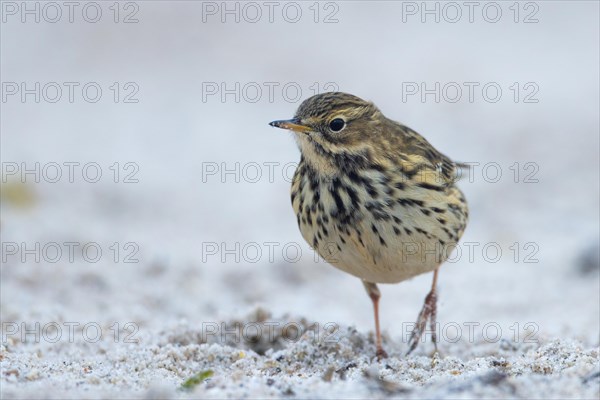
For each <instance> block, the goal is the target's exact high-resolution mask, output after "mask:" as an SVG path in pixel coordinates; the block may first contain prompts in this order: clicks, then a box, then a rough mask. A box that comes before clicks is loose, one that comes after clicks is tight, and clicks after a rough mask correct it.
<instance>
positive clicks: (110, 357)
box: [0, 1, 600, 398]
mask: <svg viewBox="0 0 600 400" xmlns="http://www.w3.org/2000/svg"><path fill="white" fill-rule="evenodd" d="M530 3H531V2H530ZM2 4H3V7H5V4H6V3H2ZM111 4H112V3H111ZM135 4H137V5H138V6H139V9H138V10H137V11H136V13H135V15H136V18H137V19H138V22H137V23H132V24H124V23H120V22H119V23H115V22H114V20H113V19H114V17H115V15H114V10H112V9H110V8H109V6H110V4H108V3H101V6H102V7H103V8H102V11H103V14H102V16H103V17H102V19H101V20H100V21H99V22H97V23H90V22H86V21H85V20H82V19H81V18H79V19H78V20H76V21H74V22H73V23H69V22H64V21H62V22H60V21H59V22H57V23H50V22H47V21H45V20H44V19H43V18H42V20H41V21H40V23H35V22H32V21H29V22H25V23H21V22H20V21H21V20H20V17H19V14H16V17H14V16H13V15H12V12H13V11H14V10H13V9H8V10H7V9H3V10H4V12H8V14H7V15H6V17H7V18H8V19H7V21H6V23H4V22H3V23H2V26H1V29H2V31H1V34H2V35H1V52H2V55H1V67H2V70H1V74H2V79H1V80H2V82H5V83H6V82H12V83H15V84H16V87H17V88H19V89H20V84H21V83H22V82H26V83H27V85H29V86H27V88H31V87H35V82H40V87H41V88H42V87H44V85H46V84H47V83H48V82H58V83H59V86H61V87H63V89H64V88H65V87H66V86H65V85H64V82H75V83H77V84H79V86H77V88H79V87H83V86H84V85H85V84H87V83H90V82H94V83H96V84H97V85H98V86H99V87H100V88H101V89H102V93H103V95H102V97H101V98H100V99H99V101H97V102H95V103H94V102H90V101H88V100H86V99H85V98H84V97H83V96H82V94H81V92H80V91H79V89H77V90H76V91H75V92H74V93H75V95H74V96H75V97H74V99H73V101H72V102H71V101H69V99H68V96H67V95H66V94H65V95H64V96H63V97H62V98H61V99H60V100H59V101H57V102H54V103H53V102H51V101H48V99H51V98H52V96H53V95H52V93H53V92H51V90H53V89H52V88H53V86H52V85H51V86H49V87H48V89H47V90H48V92H43V93H42V92H41V90H42V89H40V101H39V102H36V101H35V94H34V95H31V94H30V95H26V96H25V100H24V101H22V100H21V97H20V93H17V94H15V95H8V94H7V93H8V92H11V90H13V89H14V88H15V86H12V85H9V86H6V85H4V86H3V96H4V95H6V96H7V97H6V99H5V100H4V99H3V101H2V103H0V105H1V107H2V109H1V111H2V117H1V118H0V128H1V131H2V132H1V133H2V137H1V140H2V143H1V144H2V146H1V155H2V186H1V187H2V197H1V205H0V211H1V217H0V234H1V235H2V238H1V239H2V260H1V261H2V266H1V270H0V274H1V275H0V277H1V285H0V289H1V293H0V301H1V302H0V321H1V323H2V341H1V343H0V369H1V370H0V395H1V396H2V398H130V397H140V398H209V397H211V398H238V397H270V398H281V397H286V398H313V397H320V398H339V397H353V398H372V397H378V398H386V397H402V398H481V397H483V398H507V397H515V398H598V397H599V396H600V375H599V374H600V367H599V365H600V360H599V345H600V317H599V315H600V272H599V270H600V266H599V264H600V263H599V261H598V258H599V256H598V253H599V248H598V242H599V228H598V226H599V218H600V217H599V210H598V204H599V202H600V195H599V180H600V179H599V178H600V177H599V168H598V167H599V154H598V151H599V150H598V149H599V134H598V133H599V129H600V124H599V115H598V110H599V109H600V104H599V96H598V87H599V81H598V79H599V78H598V68H599V65H598V59H599V51H598V48H599V47H600V46H599V43H598V37H599V31H598V3H596V2H560V1H556V2H535V3H532V4H534V6H528V7H529V8H525V5H524V3H519V4H520V5H521V6H522V7H521V8H520V9H519V10H520V14H519V15H518V18H517V19H518V20H519V21H520V22H518V23H515V22H514V17H515V15H514V10H512V9H510V8H509V7H510V5H511V4H512V2H511V3H510V4H509V3H500V4H501V7H502V16H503V17H502V19H501V20H500V21H499V22H497V23H490V22H487V21H486V20H485V19H483V17H481V14H475V16H474V18H475V21H474V22H473V23H471V22H469V21H468V20H464V19H463V20H461V21H458V22H456V23H451V22H448V21H446V19H447V17H448V16H449V15H450V14H444V15H442V18H441V19H440V21H439V22H436V21H435V19H434V20H432V19H427V18H426V20H425V22H421V15H420V14H414V15H413V14H411V13H408V14H406V12H407V11H410V10H407V9H403V7H406V6H407V4H408V3H406V2H404V3H402V2H380V3H378V7H372V6H370V5H368V4H367V3H366V2H360V1H358V2H335V3H332V4H334V6H330V7H329V8H325V4H324V3H321V6H322V8H320V14H319V16H318V18H317V19H318V20H319V21H322V20H323V18H325V16H327V15H330V14H329V13H331V12H334V11H335V18H336V19H337V20H338V21H337V22H336V23H329V24H325V23H321V22H319V23H315V22H314V18H313V17H314V14H313V13H314V10H312V9H310V8H309V7H310V5H311V4H312V3H311V4H309V3H301V8H302V11H303V14H302V15H303V18H302V19H301V20H300V21H299V22H297V23H291V22H289V21H286V20H285V19H283V18H281V17H277V16H275V17H274V18H275V20H274V21H273V22H269V21H268V20H264V18H266V17H263V19H262V20H260V21H258V22H256V23H250V22H248V21H246V20H245V19H244V16H242V18H241V19H240V22H239V23H236V22H235V20H233V21H232V20H231V19H227V18H226V19H225V22H224V23H222V22H221V19H220V17H221V16H220V14H212V11H214V10H213V9H209V10H207V9H205V12H206V11H211V10H212V11H211V13H208V14H206V13H205V15H204V17H206V20H203V14H202V10H203V7H206V6H207V5H208V6H211V4H213V3H210V4H209V3H206V2H205V3H201V2H191V1H186V2H175V3H173V4H170V5H168V6H167V3H166V2H161V1H156V2H135ZM203 4H204V5H203ZM231 4H236V3H233V2H232V3H231ZM411 4H412V5H414V4H417V6H418V5H419V4H420V2H419V3H410V4H408V6H410V5H411ZM434 4H437V3H434V2H431V3H430V5H431V7H434ZM217 5H218V4H217ZM483 5H484V3H482V6H481V7H483ZM535 5H537V11H536V8H535ZM281 6H282V7H283V6H284V4H283V3H282V5H281ZM336 6H337V8H336ZM31 7H34V6H31ZM40 7H41V6H40ZM131 7H133V8H127V9H125V8H124V5H123V8H121V9H120V14H119V16H118V19H119V21H121V19H122V18H125V16H126V15H130V13H131V12H134V11H135V10H136V8H135V7H134V6H131ZM231 7H235V5H231ZM239 7H242V5H241V3H240V4H239ZM331 7H333V8H331ZM440 7H441V5H440ZM531 7H533V8H531ZM82 8H83V6H82ZM241 9H242V8H240V10H241ZM336 10H337V11H336ZM411 10H412V9H411ZM47 11H48V12H50V11H51V10H47ZM246 11H248V12H250V11H251V10H249V9H247V10H246ZM413 11H414V10H413ZM467 11H468V10H466V9H463V13H464V14H463V15H464V17H463V18H466V16H467ZM290 12H291V11H290ZM403 12H404V13H403ZM447 12H450V10H447ZM490 12H491V11H490ZM532 12H535V18H536V19H537V20H538V21H537V22H533V23H522V22H523V19H524V18H525V17H526V16H530V14H531V13H532ZM65 13H66V11H65ZM48 15H50V14H48ZM48 15H46V17H48ZM65 15H67V14H65ZM215 15H216V16H215ZM263 15H267V14H263ZM277 15H278V14H277ZM290 15H291V14H290ZM444 16H445V17H446V19H444V18H443V17H444ZM245 17H246V19H247V18H248V15H246V16H245ZM288 17H289V15H288ZM229 18H231V17H229ZM115 82H117V86H113V85H114V83H115ZM273 82H274V83H276V84H278V86H277V87H276V88H277V89H276V90H275V91H274V92H273V98H272V99H271V98H269V95H268V89H266V88H267V87H268V85H269V84H272V83H273ZM436 82H440V87H444V85H446V87H447V88H449V89H448V90H450V89H451V88H452V87H455V85H454V84H453V83H458V85H459V86H460V87H462V88H463V89H464V88H466V86H465V83H467V82H476V83H477V84H478V86H477V87H478V88H479V87H483V86H484V85H486V84H490V85H491V86H493V87H500V88H501V90H502V96H501V98H500V99H499V100H498V101H495V102H492V101H490V97H489V96H488V97H485V96H484V95H483V94H482V92H481V91H479V90H477V91H475V92H474V93H475V95H474V96H475V97H474V99H473V101H470V100H469V99H468V97H466V96H467V94H466V93H467V92H466V89H465V92H464V93H463V97H461V99H460V100H459V101H456V102H453V101H451V100H452V99H451V94H450V92H446V93H445V94H444V93H442V92H439V94H440V101H436V100H435V97H434V96H432V95H429V96H426V97H425V99H424V101H422V100H421V97H420V94H416V95H408V94H407V90H408V89H410V88H412V89H414V88H415V86H414V85H416V87H417V88H420V85H421V84H422V83H424V84H425V85H426V88H431V87H434V88H435V85H436ZM515 82H516V83H517V86H513V85H514V84H515ZM237 83H239V87H240V90H239V91H237V92H236V91H235V88H236V84H237ZM315 83H316V84H317V87H318V88H319V90H320V91H323V90H327V89H328V88H330V87H331V84H333V85H334V86H335V87H338V88H339V89H340V90H343V91H347V92H350V93H354V94H357V95H359V96H361V97H363V98H366V99H370V100H373V101H375V102H376V104H377V105H378V106H379V107H380V108H381V109H382V111H383V112H384V113H385V114H386V115H387V116H389V117H391V118H394V119H397V120H401V121H403V122H404V123H406V124H408V125H409V126H411V127H412V128H413V129H415V130H417V131H419V132H421V133H422V134H424V135H425V136H426V137H427V138H428V139H429V140H430V141H431V142H432V143H433V144H434V145H435V146H436V147H437V148H438V149H440V150H441V151H443V152H444V153H446V154H448V155H449V156H451V157H452V158H454V159H457V160H462V161H467V162H472V163H479V164H476V169H475V170H474V173H473V175H472V176H469V177H466V178H465V179H463V181H462V182H461V184H460V187H461V189H462V190H463V191H464V192H465V195H466V197H467V199H468V201H469V205H470V211H471V213H470V214H471V221H470V224H469V226H468V229H467V231H466V233H465V236H464V237H463V240H462V245H461V247H460V248H459V249H458V250H457V253H455V257H454V258H453V260H452V262H448V263H447V264H446V265H444V266H443V268H442V270H441V275H440V285H439V286H440V287H439V290H440V303H439V310H438V322H439V326H438V336H439V337H440V343H439V350H440V353H439V354H438V355H436V356H434V357H433V358H432V357H431V356H430V354H431V352H432V350H433V346H432V344H431V343H430V342H429V341H427V340H428V339H430V335H426V338H425V339H426V341H424V342H423V343H421V345H420V347H419V348H418V349H417V351H415V352H414V353H413V354H411V355H410V356H406V355H405V353H406V350H407V345H406V342H407V340H406V338H407V334H408V332H409V330H410V328H411V326H412V325H411V324H412V322H413V321H414V320H415V318H416V315H417V313H418V311H419V310H420V308H421V305H422V301H423V299H424V297H425V295H426V293H427V291H428V287H429V285H430V279H431V276H419V277H417V278H415V279H412V280H410V281H407V282H403V283H401V284H399V285H393V286H382V288H381V289H382V293H383V297H382V301H381V321H382V329H383V332H384V342H385V346H386V349H387V351H388V353H389V354H390V357H389V358H388V359H386V360H384V361H382V362H379V361H377V360H374V359H373V354H374V345H373V321H372V310H371V304H370V301H369V299H368V297H367V296H366V294H365V293H364V290H363V288H362V285H361V283H360V282H359V281H358V280H357V279H355V278H353V277H351V276H347V275H346V274H343V273H342V272H339V271H337V270H335V269H334V268H332V267H330V266H328V265H326V263H325V262H324V261H323V260H320V259H318V258H316V257H315V256H314V254H313V253H312V252H311V250H310V248H309V247H308V246H307V245H306V244H305V243H304V241H303V239H302V237H301V236H300V233H299V232H298V229H297V227H296V222H295V217H294V215H293V213H292V211H291V207H290V205H289V185H290V183H289V179H288V177H289V176H290V174H291V172H292V171H293V166H294V165H293V164H288V163H295V162H297V161H298V159H299V155H298V151H297V149H296V147H295V144H294V142H293V140H292V138H291V137H290V136H289V135H287V134H285V133H282V132H281V131H277V130H275V129H272V128H270V127H269V126H268V125H267V123H268V122H269V121H271V120H274V119H280V118H286V117H291V116H292V115H293V112H294V110H295V109H296V107H297V106H298V103H299V101H300V98H306V97H308V96H309V95H310V94H312V93H313V89H311V88H312V87H313V85H314V84H315ZM449 83H450V86H447V85H448V84H449ZM127 84H133V86H132V85H129V86H126V85H127ZM215 84H216V86H214V85H215ZM221 84H225V86H226V87H225V89H228V88H229V89H231V88H234V92H235V93H234V94H229V95H225V97H224V98H221V95H222V93H221V92H217V93H216V94H209V93H210V91H208V92H207V90H208V89H210V90H214V89H215V88H218V90H219V91H220V90H221V87H222V86H221ZM286 84H287V85H288V86H290V87H300V89H301V92H302V93H301V96H299V98H298V100H295V99H293V98H292V96H293V94H292V92H290V93H289V94H283V92H282V91H281V90H280V88H282V87H284V86H285V85H286ZM527 84H529V85H527ZM256 85H258V86H259V87H262V90H263V92H262V95H261V96H259V97H258V98H257V99H255V97H254V94H253V93H254V92H251V90H254V89H256ZM526 85H527V86H526ZM111 87H113V89H111ZM116 87H118V88H119V93H118V94H117V93H116V92H115V89H114V88H116ZM244 87H246V89H243V88H244ZM511 87H512V88H513V89H511ZM253 88H254V89H253ZM515 88H518V90H516V89H515ZM65 90H66V89H65ZM244 90H247V91H246V92H244ZM65 93H67V92H66V91H65ZM517 94H518V96H517V97H515V96H516V95H517ZM115 96H116V97H115ZM126 96H132V97H127V98H128V99H129V100H131V99H137V100H138V102H134V103H128V102H125V97H126ZM236 96H237V97H239V98H236ZM526 98H527V99H528V100H537V101H536V102H529V101H527V102H526V101H525V99H526ZM115 99H116V100H115ZM36 163H39V164H36ZM73 163H75V164H73ZM76 163H79V164H76ZM115 163H117V164H115ZM36 165H39V167H37V166H36ZM56 165H58V166H59V168H60V171H61V172H62V175H61V177H60V178H59V179H56V180H57V182H54V179H53V177H54V176H55V174H54V172H53V171H54V170H53V168H56ZM69 165H71V166H73V168H74V175H73V179H70V178H69V167H68V166H69ZM15 168H16V170H15ZM36 168H39V172H37V173H36V172H33V173H29V174H25V175H22V172H23V171H22V170H23V169H28V170H32V169H33V170H34V171H35V169H36ZM96 171H100V172H101V176H100V177H99V178H98V179H96V174H95V172H96ZM497 171H499V172H500V175H498V174H497V173H496V172H497ZM117 172H118V173H117ZM71 250H72V252H71ZM190 379H191V380H190Z"/></svg>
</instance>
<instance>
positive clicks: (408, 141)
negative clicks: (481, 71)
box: [269, 92, 468, 359]
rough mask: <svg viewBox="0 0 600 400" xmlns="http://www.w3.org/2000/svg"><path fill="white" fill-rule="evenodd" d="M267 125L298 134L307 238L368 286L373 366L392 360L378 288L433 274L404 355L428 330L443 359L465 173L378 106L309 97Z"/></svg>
mask: <svg viewBox="0 0 600 400" xmlns="http://www.w3.org/2000/svg"><path fill="white" fill-rule="evenodd" d="M269 125H271V126H273V127H277V128H282V129H286V130H289V131H292V132H293V133H294V135H293V136H294V137H295V140H296V142H297V145H298V147H299V149H300V162H299V163H298V165H297V167H296V171H295V173H294V176H293V179H292V187H291V202H292V208H293V210H294V212H295V214H296V220H297V223H298V226H299V228H300V232H301V234H302V236H303V238H304V239H305V240H306V241H307V242H308V244H309V245H310V246H311V247H312V248H313V249H314V250H315V251H316V252H317V253H318V254H319V256H320V257H322V258H323V259H324V260H325V261H327V262H328V263H329V264H331V265H333V266H334V267H336V268H338V269H340V270H342V271H344V272H347V273H349V274H351V275H353V276H355V277H357V278H359V279H361V280H362V283H363V285H364V287H365V289H366V291H367V294H368V295H369V297H370V298H371V301H372V304H373V312H374V319H375V346H376V353H375V354H376V357H377V358H378V359H383V358H386V357H387V353H386V351H385V350H384V349H383V346H382V339H381V330H380V324H379V300H380V297H381V292H380V290H379V288H378V286H377V284H394V283H399V282H402V281H405V280H407V279H410V278H413V277H415V276H417V275H420V274H424V273H429V272H433V281H432V285H431V290H430V291H429V293H428V294H427V296H426V297H425V301H424V304H423V307H422V309H421V311H420V313H419V314H418V317H417V319H416V323H415V325H414V329H413V330H412V332H411V334H410V337H409V340H408V347H409V349H408V351H407V353H406V355H408V354H410V353H411V352H412V351H413V350H414V349H415V348H416V347H417V345H418V343H419V341H420V339H421V337H422V335H423V332H424V331H425V328H426V326H427V323H428V322H429V327H430V330H431V332H432V335H431V336H432V337H431V339H432V342H433V344H434V346H435V352H437V335H436V333H435V332H436V331H435V326H436V316H437V297H438V296H437V280H438V273H439V269H440V265H441V264H442V263H443V262H444V261H445V260H447V259H448V257H449V256H450V253H451V252H452V250H453V249H454V247H455V246H456V245H457V243H458V241H459V240H460V238H461V236H462V234H463V232H464V230H465V227H466V225H467V221H468V206H467V202H466V199H465V196H464V195H463V193H462V192H461V191H460V189H459V188H458V187H457V185H456V183H457V181H458V177H460V171H461V170H462V168H464V167H466V164H462V163H456V162H454V161H452V160H451V159H450V158H448V157H447V156H445V155H444V154H442V153H440V152H439V151H438V150H436V149H435V148H434V147H433V146H432V145H431V144H430V143H429V142H428V141H427V140H426V139H425V138H424V137H423V136H421V135H419V134H418V133H417V132H415V131H414V130H412V129H411V128H409V127H407V126H405V125H403V124H401V123H399V122H396V121H394V120H391V119H389V118H387V117H386V116H385V115H383V113H382V112H381V111H380V110H379V108H378V107H377V106H375V104H374V103H373V102H370V101H365V100H363V99H361V98H359V97H357V96H354V95H351V94H348V93H343V92H326V93H321V94H317V95H314V96H312V97H309V98H308V99H306V100H304V101H303V102H302V103H301V104H300V106H299V107H298V109H297V110H296V113H295V115H294V117H293V118H292V119H286V120H276V121H272V122H270V123H269Z"/></svg>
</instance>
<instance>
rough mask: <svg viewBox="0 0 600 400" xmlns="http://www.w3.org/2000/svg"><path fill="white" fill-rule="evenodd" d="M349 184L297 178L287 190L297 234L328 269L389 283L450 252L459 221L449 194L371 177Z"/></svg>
mask: <svg viewBox="0 0 600 400" xmlns="http://www.w3.org/2000/svg"><path fill="white" fill-rule="evenodd" d="M373 174H377V173H376V172H373ZM352 183H353V182H352V181H351V180H350V179H348V178H346V177H339V178H336V179H333V180H331V181H326V182H322V181H319V182H312V184H311V182H309V181H308V179H305V181H301V179H300V178H299V177H297V179H295V181H294V185H293V187H292V192H294V191H295V193H296V195H295V196H292V205H293V207H294V211H295V212H296V215H297V217H298V225H299V227H300V231H301V233H302V236H303V237H304V239H305V240H306V241H307V242H308V243H309V244H310V245H311V246H312V247H313V248H314V249H315V250H316V251H317V252H318V254H319V255H320V256H321V257H322V258H323V259H325V260H326V261H327V262H329V263H330V264H331V265H333V266H335V267H336V268H339V269H341V270H343V271H345V272H347V273H349V274H352V275H354V276H356V277H358V278H360V279H362V280H365V281H367V282H373V283H397V282H400V281H403V280H406V279H409V278H412V277H414V276H416V275H419V274H423V273H427V272H430V271H433V270H435V269H436V268H437V267H438V266H439V265H440V264H441V263H443V262H444V261H445V260H446V259H447V258H448V257H449V256H450V255H451V254H452V250H453V249H454V247H455V246H456V243H457V242H458V240H459V239H460V236H461V235H462V232H463V231H464V228H465V225H466V220H467V209H466V203H464V198H462V193H461V192H460V191H459V190H458V189H457V188H455V187H451V188H448V189H447V190H444V191H439V190H438V191H433V190H424V189H418V190H410V188H407V187H406V186H403V187H402V190H400V189H397V188H396V187H395V186H394V185H393V184H392V183H390V182H381V180H379V179H377V176H374V177H373V179H372V181H371V182H370V184H367V185H366V186H364V187H363V186H361V185H356V184H354V185H353V184H352ZM354 183H356V182H354ZM390 187H391V188H390ZM315 193H317V194H316V195H315ZM461 199H462V201H461Z"/></svg>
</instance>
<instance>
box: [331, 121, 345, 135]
mask: <svg viewBox="0 0 600 400" xmlns="http://www.w3.org/2000/svg"><path fill="white" fill-rule="evenodd" d="M344 126H346V122H345V121H344V120H343V119H341V118H336V119H334V120H332V121H331V122H330V123H329V129H331V130H332V131H334V132H339V131H341V130H342V129H344Z"/></svg>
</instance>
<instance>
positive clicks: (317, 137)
mask: <svg viewBox="0 0 600 400" xmlns="http://www.w3.org/2000/svg"><path fill="white" fill-rule="evenodd" d="M382 118H383V116H382V115H381V112H380V111H379V109H377V107H375V105H374V104H373V103H370V102H368V101H365V100H362V99H361V98H359V97H356V96H353V95H351V94H347V93H342V92H329V93H323V94H318V95H316V96H312V97H310V98H308V99H306V100H305V101H303V102H302V104H300V107H298V110H297V111H296V115H295V116H294V118H292V119H288V120H279V121H273V122H271V123H270V124H269V125H271V126H275V127H277V128H282V129H288V130H291V131H292V132H294V133H295V136H296V140H297V142H298V145H299V147H300V151H301V152H302V155H303V156H304V157H305V158H306V159H307V160H308V161H309V162H313V163H315V162H316V163H319V164H323V163H324V162H327V163H331V162H334V160H335V159H337V160H340V159H344V158H348V157H350V158H356V159H357V160H358V159H360V158H361V157H362V158H364V157H366V155H367V153H369V150H370V149H371V147H372V146H373V144H374V143H373V142H374V139H375V136H377V132H378V131H379V123H380V121H381V119H382Z"/></svg>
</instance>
